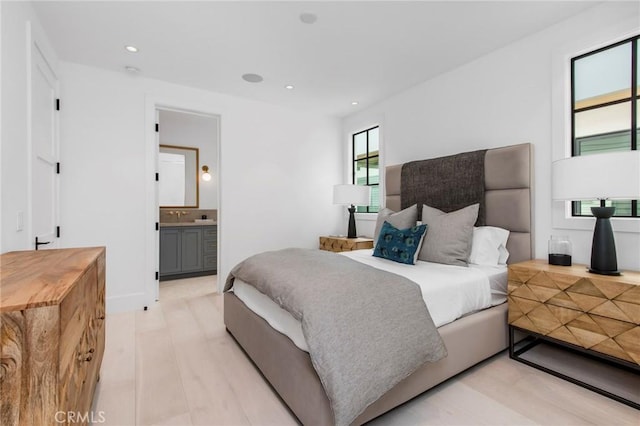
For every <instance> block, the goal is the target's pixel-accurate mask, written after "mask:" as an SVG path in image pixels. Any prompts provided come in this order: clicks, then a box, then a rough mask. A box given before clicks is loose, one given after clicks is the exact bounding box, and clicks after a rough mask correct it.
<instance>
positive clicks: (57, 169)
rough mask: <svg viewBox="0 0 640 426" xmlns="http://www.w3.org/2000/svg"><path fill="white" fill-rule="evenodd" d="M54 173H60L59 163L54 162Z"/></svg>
mask: <svg viewBox="0 0 640 426" xmlns="http://www.w3.org/2000/svg"><path fill="white" fill-rule="evenodd" d="M56 174H57V175H59V174H60V163H56Z"/></svg>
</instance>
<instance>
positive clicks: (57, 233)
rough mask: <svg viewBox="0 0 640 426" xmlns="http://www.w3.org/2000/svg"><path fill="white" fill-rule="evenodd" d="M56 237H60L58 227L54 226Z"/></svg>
mask: <svg viewBox="0 0 640 426" xmlns="http://www.w3.org/2000/svg"><path fill="white" fill-rule="evenodd" d="M56 238H60V227H59V226H56Z"/></svg>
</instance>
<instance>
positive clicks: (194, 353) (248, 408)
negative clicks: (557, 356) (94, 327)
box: [94, 276, 640, 426]
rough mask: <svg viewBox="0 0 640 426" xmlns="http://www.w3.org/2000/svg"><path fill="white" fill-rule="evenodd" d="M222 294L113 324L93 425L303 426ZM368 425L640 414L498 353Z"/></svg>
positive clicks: (625, 418)
mask: <svg viewBox="0 0 640 426" xmlns="http://www.w3.org/2000/svg"><path fill="white" fill-rule="evenodd" d="M215 286H216V282H215V277H211V276H209V277H202V278H191V279H187V280H180V281H168V282H163V283H161V285H160V302H158V303H157V304H156V305H155V306H152V307H150V308H149V310H148V311H146V312H145V311H139V312H128V313H121V314H114V315H109V316H108V317H107V342H106V351H105V355H104V361H103V364H102V370H101V380H100V382H99V383H98V388H97V391H96V396H95V400H94V411H95V414H94V418H96V419H102V417H104V419H105V420H106V422H104V423H102V424H106V425H117V426H125V425H134V424H136V425H295V424H297V421H296V419H295V417H293V415H292V414H291V413H290V412H289V411H288V410H287V408H286V407H285V405H284V404H283V403H282V402H281V401H280V399H279V398H278V397H277V396H276V394H275V393H274V392H273V390H272V389H271V388H270V387H269V386H268V385H267V384H266V383H265V381H264V379H263V378H262V376H261V375H260V373H259V372H258V371H257V369H256V368H255V367H254V366H253V364H252V363H251V362H250V361H249V359H248V358H247V357H246V356H245V354H244V353H243V352H242V351H241V350H240V349H239V347H238V346H237V344H236V343H235V341H234V340H233V339H232V338H231V337H230V336H229V335H228V334H227V332H226V331H225V328H224V324H223V319H222V297H221V296H220V295H218V294H216V293H214V289H215ZM100 411H101V412H103V413H102V416H99V415H98V413H99V412H100ZM370 424H372V425H536V424H537V425H636V426H637V425H638V424H640V412H639V411H636V410H634V409H633V408H630V407H627V406H625V405H623V404H620V403H617V402H615V401H612V400H610V399H608V398H605V397H603V396H600V395H598V394H596V393H593V392H591V391H589V390H586V389H583V388H580V387H578V386H575V385H573V384H571V383H568V382H566V381H564V380H561V379H558V378H556V377H553V376H551V375H548V374H545V373H543V372H541V371H538V370H535V369H533V368H530V367H528V366H526V365H523V364H520V363H517V362H515V361H512V360H510V359H509V358H508V356H507V355H506V354H505V353H501V354H499V355H497V356H495V357H493V358H491V359H489V360H487V361H485V362H484V363H482V364H480V365H478V366H476V367H474V368H472V369H470V370H468V371H467V372H465V373H463V374H461V375H459V376H458V377H456V378H454V379H452V380H449V381H448V382H445V383H443V384H441V385H440V386H437V387H436V388H434V389H432V390H430V391H428V392H426V393H424V394H423V395H421V396H419V397H417V398H415V399H414V400H412V401H410V402H409V403H407V404H405V405H403V406H401V407H399V408H397V409H395V410H393V411H391V412H389V413H387V414H386V415H384V416H382V417H379V418H378V419H376V420H374V421H373V422H371V423H370Z"/></svg>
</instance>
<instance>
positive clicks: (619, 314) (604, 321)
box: [508, 260, 640, 408]
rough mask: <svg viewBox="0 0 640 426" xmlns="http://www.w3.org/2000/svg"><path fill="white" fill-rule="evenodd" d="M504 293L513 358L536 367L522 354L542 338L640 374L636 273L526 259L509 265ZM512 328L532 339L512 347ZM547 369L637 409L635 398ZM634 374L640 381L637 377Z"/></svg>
mask: <svg viewBox="0 0 640 426" xmlns="http://www.w3.org/2000/svg"><path fill="white" fill-rule="evenodd" d="M508 293H509V296H508V299H509V337H510V339H509V340H510V341H509V353H510V355H511V358H514V359H516V360H518V361H521V362H525V363H527V364H529V365H532V366H533V367H536V368H540V366H539V365H536V364H534V363H532V362H530V361H523V359H522V358H521V355H523V354H524V353H525V352H526V351H527V350H529V349H531V348H532V347H534V346H535V345H537V344H538V343H540V342H543V343H544V342H551V343H553V344H556V345H561V346H562V347H564V348H569V349H573V350H574V351H576V352H578V353H584V354H587V355H590V356H597V357H598V358H600V359H604V360H607V361H609V362H614V363H615V364H619V365H620V366H622V367H624V368H626V369H628V370H629V371H630V374H636V375H638V374H639V373H640V273H639V272H632V271H626V272H624V273H623V274H622V275H621V276H608V275H598V274H594V273H590V272H588V271H587V267H586V266H585V265H573V266H554V265H549V264H548V263H547V262H546V261H544V260H530V261H526V262H520V263H516V264H512V265H509V289H508ZM514 330H517V331H519V332H523V333H524V334H526V335H528V336H530V337H529V340H532V342H533V343H531V344H529V345H528V346H524V347H522V348H521V349H515V348H514ZM545 371H548V369H547V370H545ZM548 372H550V373H552V374H555V375H558V376H560V377H563V378H565V379H567V380H570V381H572V382H574V383H577V384H580V385H582V386H585V383H586V384H587V385H589V386H585V387H589V388H590V389H592V390H595V391H597V392H600V393H604V394H606V395H607V396H610V397H612V398H614V399H617V400H619V401H621V402H624V403H626V404H629V405H631V406H634V407H636V408H640V405H639V404H638V402H637V401H630V400H627V399H625V398H620V397H618V396H617V395H616V394H613V395H611V393H610V392H609V393H607V392H604V391H602V389H600V388H598V385H597V384H596V385H591V384H589V383H588V382H586V381H581V380H577V379H576V378H574V377H569V376H567V375H566V374H559V373H558V372H555V371H548ZM633 372H635V373H633ZM636 377H638V383H640V376H636ZM594 388H595V389H594ZM636 394H637V393H636Z"/></svg>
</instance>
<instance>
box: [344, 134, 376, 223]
mask: <svg viewBox="0 0 640 426" xmlns="http://www.w3.org/2000/svg"><path fill="white" fill-rule="evenodd" d="M375 129H378V151H377V152H378V153H377V154H375V155H370V153H371V150H370V149H369V132H370V131H372V130H375ZM363 133H364V134H365V135H366V155H365V157H364V158H356V136H358V135H361V134H363ZM372 158H377V159H378V183H370V182H369V168H370V167H369V161H370V159H372ZM363 159H364V160H365V162H366V169H367V182H366V184H365V185H366V186H369V187H374V186H375V187H377V188H378V194H380V190H381V188H382V186H381V173H380V167H381V163H380V125H379V124H376V125H374V126H371V127H368V128H366V129H364V130H359V131H357V132H353V133H351V162H350V166H351V183H352V184H353V185H359V184H358V183H357V182H356V171H357V165H358V162H359V161H362V160H363ZM372 191H373V190H372ZM378 198H379V195H378ZM380 204H381V203H380V200H379V199H378V206H377V207H374V206H372V204H371V200H369V204H368V205H367V206H366V211H360V210H358V209H357V208H358V207H363V206H356V213H360V214H363V213H364V214H367V213H371V214H377V213H378V212H379V211H380V208H381V207H382V206H381V205H380ZM372 207H374V208H375V211H373V209H372Z"/></svg>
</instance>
